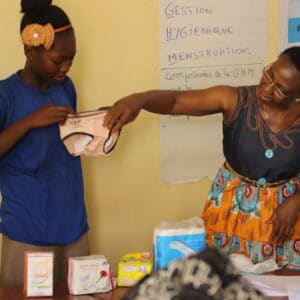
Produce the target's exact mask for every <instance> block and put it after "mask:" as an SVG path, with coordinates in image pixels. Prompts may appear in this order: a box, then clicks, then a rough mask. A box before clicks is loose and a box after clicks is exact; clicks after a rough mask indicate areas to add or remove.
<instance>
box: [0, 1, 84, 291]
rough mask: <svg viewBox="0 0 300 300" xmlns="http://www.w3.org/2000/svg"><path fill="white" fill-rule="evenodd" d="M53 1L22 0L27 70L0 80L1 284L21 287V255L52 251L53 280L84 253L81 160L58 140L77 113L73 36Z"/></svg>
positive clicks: (70, 26) (66, 17) (60, 276)
mask: <svg viewBox="0 0 300 300" xmlns="http://www.w3.org/2000/svg"><path fill="white" fill-rule="evenodd" d="M51 2H52V1H51V0H50V1H49V0H39V1H35V0H22V1H21V7H22V12H23V13H24V16H23V18H22V21H21V27H20V33H21V37H22V41H23V43H24V53H25V56H26V62H25V66H24V68H23V69H22V70H19V71H17V72H16V73H15V74H13V75H11V76H10V77H8V78H7V79H5V80H2V81H0V190H1V194H2V203H1V208H0V217H1V223H0V232H1V233H2V234H3V243H2V260H1V273H0V275H1V276H0V277H1V278H0V282H1V284H2V285H8V284H20V283H22V281H23V259H24V252H25V251H28V250H46V251H53V252H54V254H55V265H54V270H55V274H54V275H55V276H54V278H55V281H58V280H62V279H63V278H64V275H65V269H64V267H65V259H66V258H67V257H70V256H80V255H88V253H89V247H88V237H87V231H88V224H87V215H86V209H85V204H84V198H83V180H82V170H81V163H80V159H79V158H78V157H72V156H71V155H69V154H68V153H67V151H66V149H65V148H64V145H63V143H62V142H61V140H60V135H59V124H60V123H63V122H64V121H65V120H66V117H67V115H68V114H69V113H74V111H75V109H76V91H75V88H74V86H73V83H72V81H71V79H70V78H69V77H68V76H67V72H68V71H69V69H70V67H71V65H72V62H73V59H74V56H75V53H76V41H75V34H74V29H73V27H72V24H71V22H70V20H69V18H68V16H67V15H66V14H65V12H64V11H63V10H62V9H60V8H59V7H57V6H54V5H52V4H51Z"/></svg>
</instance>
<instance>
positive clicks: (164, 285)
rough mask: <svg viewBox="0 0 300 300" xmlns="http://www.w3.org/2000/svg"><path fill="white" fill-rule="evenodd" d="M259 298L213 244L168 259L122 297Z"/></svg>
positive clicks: (168, 299) (154, 299)
mask: <svg viewBox="0 0 300 300" xmlns="http://www.w3.org/2000/svg"><path fill="white" fill-rule="evenodd" d="M187 299H188V300H196V299H204V300H212V299H218V300H224V299H231V300H233V299H236V300H246V299H251V300H261V299H266V298H265V296H263V295H262V294H261V292H259V291H258V290H256V289H255V288H253V287H251V286H249V285H246V284H245V283H244V282H243V281H242V280H241V276H240V275H239V274H238V273H237V272H236V270H235V269H234V267H233V265H232V264H231V262H230V261H229V260H228V258H227V257H226V256H224V254H222V253H221V252H219V250H217V249H215V248H207V249H205V250H204V251H202V252H200V253H197V254H195V255H191V256H189V257H187V258H185V259H183V260H177V261H174V262H173V263H171V264H170V265H169V266H168V268H166V269H161V270H158V271H156V272H154V273H152V274H151V275H148V276H146V277H144V278H143V279H142V280H141V281H140V282H139V283H138V284H137V285H136V286H135V287H134V288H132V289H131V290H129V292H128V293H127V294H126V295H125V296H124V297H123V298H122V300H187Z"/></svg>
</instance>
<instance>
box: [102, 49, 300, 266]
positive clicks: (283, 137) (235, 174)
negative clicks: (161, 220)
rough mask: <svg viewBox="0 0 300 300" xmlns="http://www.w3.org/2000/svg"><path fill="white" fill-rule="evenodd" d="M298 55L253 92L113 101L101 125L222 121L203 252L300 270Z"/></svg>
mask: <svg viewBox="0 0 300 300" xmlns="http://www.w3.org/2000/svg"><path fill="white" fill-rule="evenodd" d="M298 97H300V47H292V48H289V49H286V50H285V51H284V52H283V53H282V54H281V55H279V57H278V59H277V60H276V61H275V62H273V63H272V64H270V65H268V66H267V67H265V68H264V69H263V72H262V77H261V81H260V83H259V84H258V85H256V86H247V87H232V86H214V87H211V88H208V89H202V90H192V91H162V90H156V91H155V90H154V91H148V92H144V93H138V94H133V95H130V96H127V97H125V98H123V99H121V100H119V101H117V102H116V103H115V104H114V105H113V107H112V108H111V110H110V111H109V112H108V114H107V117H106V119H105V123H104V125H105V126H107V127H108V128H114V130H119V129H120V128H121V126H122V125H124V124H126V123H127V122H129V121H132V120H134V119H135V118H136V116H137V115H138V113H139V111H140V110H141V109H145V110H147V111H150V112H154V113H159V114H174V115H178V114H183V115H192V116H202V115H208V114H214V113H222V114H223V135H224V139H223V152H224V156H225V159H226V162H225V163H224V165H223V166H222V167H221V169H220V171H219V172H218V174H217V176H216V178H215V180H214V181H213V184H212V186H211V190H210V193H209V198H208V201H207V204H206V207H205V210H204V212H203V215H202V217H203V219H204V221H205V226H206V232H207V244H208V245H209V246H215V247H219V248H221V249H222V250H223V251H224V252H225V253H228V254H229V253H242V254H244V255H246V256H248V257H251V259H252V260H253V262H254V263H257V262H261V261H264V260H266V259H269V258H274V259H276V261H277V262H278V263H279V264H281V265H285V264H288V266H289V267H290V268H300V255H299V252H300V239H299V238H300V219H299V217H298V214H299V211H300V192H299V191H298V188H297V185H298V182H299V178H298V174H299V172H300V137H299V132H300V118H299V113H300V103H299V102H297V98H298Z"/></svg>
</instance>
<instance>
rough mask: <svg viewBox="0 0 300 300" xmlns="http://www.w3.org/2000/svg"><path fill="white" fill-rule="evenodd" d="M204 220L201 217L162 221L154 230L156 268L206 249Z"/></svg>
mask: <svg viewBox="0 0 300 300" xmlns="http://www.w3.org/2000/svg"><path fill="white" fill-rule="evenodd" d="M205 244H206V243H205V229H204V222H203V220H202V219H201V218H199V217H193V218H191V219H187V220H182V221H178V222H162V223H160V224H159V226H157V227H156V228H155V230H154V240H153V252H154V261H155V270H158V269H162V268H166V267H168V265H169V264H170V263H171V262H172V261H174V260H178V259H182V258H184V257H187V256H189V255H191V254H194V253H196V252H199V251H201V250H203V249H205Z"/></svg>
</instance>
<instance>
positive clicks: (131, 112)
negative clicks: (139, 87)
mask: <svg viewBox="0 0 300 300" xmlns="http://www.w3.org/2000/svg"><path fill="white" fill-rule="evenodd" d="M139 100H140V99H139V97H138V96H137V94H134V95H130V96H127V97H125V98H122V99H120V100H119V101H117V102H116V103H115V104H114V105H113V106H112V107H110V108H109V109H108V111H107V113H106V115H105V118H104V121H103V126H105V127H107V128H108V129H112V130H113V131H114V132H116V131H119V130H120V129H121V128H122V126H123V125H125V124H127V123H129V122H131V121H133V120H134V119H135V118H136V117H137V115H138V114H139V112H140V110H141V108H142V106H141V103H140V102H141V101H139Z"/></svg>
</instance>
